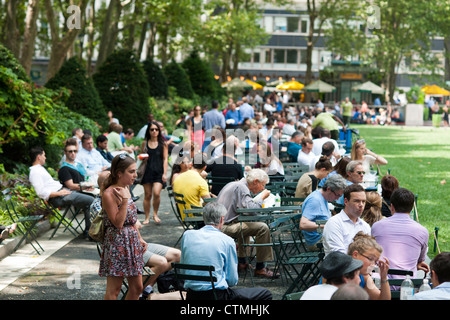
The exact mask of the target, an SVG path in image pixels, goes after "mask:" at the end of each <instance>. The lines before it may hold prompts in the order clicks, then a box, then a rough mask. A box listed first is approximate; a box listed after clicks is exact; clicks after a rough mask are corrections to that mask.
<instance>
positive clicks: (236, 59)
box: [231, 41, 241, 78]
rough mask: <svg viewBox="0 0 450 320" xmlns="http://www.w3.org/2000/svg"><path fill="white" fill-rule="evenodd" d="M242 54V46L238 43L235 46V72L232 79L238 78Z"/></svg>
mask: <svg viewBox="0 0 450 320" xmlns="http://www.w3.org/2000/svg"><path fill="white" fill-rule="evenodd" d="M240 54H241V45H240V44H239V42H238V41H236V42H235V44H234V56H233V72H232V76H231V77H232V78H236V77H237V76H238V67H239V56H240Z"/></svg>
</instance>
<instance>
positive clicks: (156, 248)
mask: <svg viewBox="0 0 450 320" xmlns="http://www.w3.org/2000/svg"><path fill="white" fill-rule="evenodd" d="M168 250H169V247H167V246H163V245H162V244H157V243H148V244H147V250H146V251H145V252H144V255H143V257H142V258H143V260H144V262H145V263H147V262H148V260H149V259H150V258H151V256H152V255H154V254H157V255H159V256H163V257H165V256H166V254H167V251H168Z"/></svg>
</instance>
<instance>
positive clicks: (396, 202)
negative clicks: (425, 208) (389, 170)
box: [391, 188, 415, 213]
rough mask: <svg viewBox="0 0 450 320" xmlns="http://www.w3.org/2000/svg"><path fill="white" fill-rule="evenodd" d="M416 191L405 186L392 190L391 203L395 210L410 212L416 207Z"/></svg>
mask: <svg viewBox="0 0 450 320" xmlns="http://www.w3.org/2000/svg"><path fill="white" fill-rule="evenodd" d="M414 201H415V197H414V193H412V192H411V191H409V190H408V189H405V188H398V189H395V190H394V192H392V195H391V204H392V205H393V206H394V208H395V212H401V213H410V212H411V210H412V208H413V207H414Z"/></svg>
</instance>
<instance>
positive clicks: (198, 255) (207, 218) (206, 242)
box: [180, 201, 272, 300]
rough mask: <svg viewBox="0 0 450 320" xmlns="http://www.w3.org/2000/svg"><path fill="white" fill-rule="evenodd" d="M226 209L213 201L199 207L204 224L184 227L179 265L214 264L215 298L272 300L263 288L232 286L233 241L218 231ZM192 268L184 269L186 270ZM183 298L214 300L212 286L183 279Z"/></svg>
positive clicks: (234, 271) (235, 273) (234, 265)
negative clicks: (191, 227)
mask: <svg viewBox="0 0 450 320" xmlns="http://www.w3.org/2000/svg"><path fill="white" fill-rule="evenodd" d="M226 213H227V209H226V208H225V207H224V206H223V205H222V204H220V203H218V202H216V201H214V202H210V203H208V204H207V205H206V206H205V207H204V210H203V221H204V223H205V226H204V227H203V228H201V229H200V230H188V231H186V232H185V233H184V234H183V238H182V240H181V260H180V262H181V263H183V264H195V265H205V266H211V265H212V266H214V268H215V271H214V275H215V276H216V278H217V282H215V283H214V287H215V291H216V296H217V299H218V300H272V293H271V292H270V291H269V290H267V289H264V288H239V289H233V288H231V287H233V286H235V285H236V284H237V282H238V267H237V253H236V244H235V242H234V240H233V239H232V238H231V237H229V236H227V235H226V234H224V233H222V232H221V231H220V230H221V228H222V226H223V223H224V216H225V214H226ZM190 272H192V271H186V273H188V274H189V273H190ZM184 285H185V288H186V289H187V296H186V299H187V300H208V299H214V295H213V291H212V285H211V284H210V283H206V282H200V281H194V280H186V281H185V284H184Z"/></svg>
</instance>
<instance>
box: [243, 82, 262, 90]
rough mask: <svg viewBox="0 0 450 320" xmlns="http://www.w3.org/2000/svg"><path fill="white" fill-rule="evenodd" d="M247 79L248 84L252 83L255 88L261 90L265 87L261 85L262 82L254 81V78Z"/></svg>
mask: <svg viewBox="0 0 450 320" xmlns="http://www.w3.org/2000/svg"><path fill="white" fill-rule="evenodd" d="M245 81H246V82H247V83H248V84H250V85H252V86H253V90H261V89H262V88H263V86H262V85H260V84H259V83H257V82H254V81H252V80H249V79H246V80H245Z"/></svg>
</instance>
